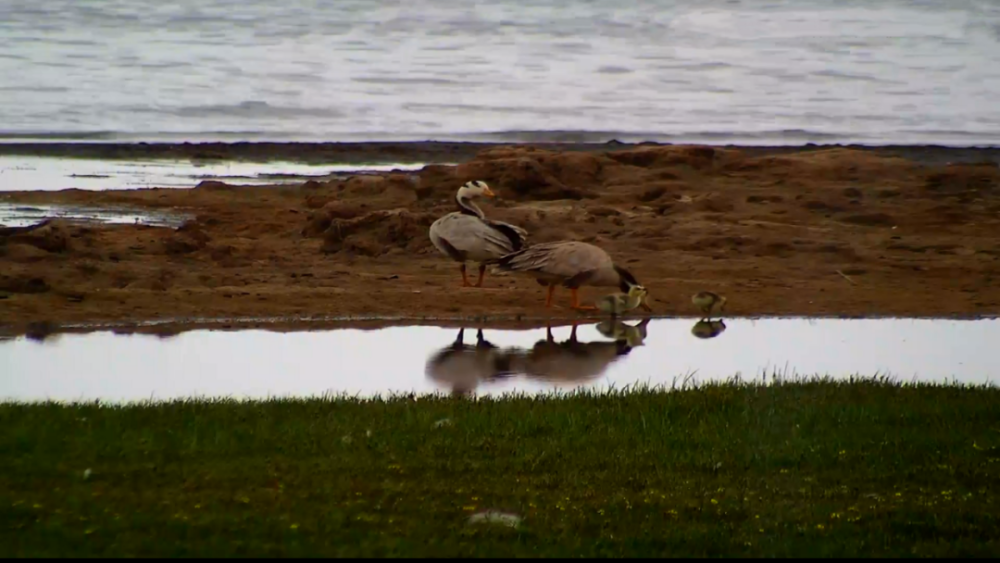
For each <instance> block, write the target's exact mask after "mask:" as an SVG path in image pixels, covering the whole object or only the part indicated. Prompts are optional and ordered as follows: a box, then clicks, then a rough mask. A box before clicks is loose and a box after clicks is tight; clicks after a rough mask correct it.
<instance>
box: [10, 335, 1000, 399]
mask: <svg viewBox="0 0 1000 563" xmlns="http://www.w3.org/2000/svg"><path fill="white" fill-rule="evenodd" d="M637 325H638V326H637ZM461 332H462V334H461V336H462V338H463V341H464V346H455V344H456V339H457V337H458V336H459V333H460V330H459V329H453V328H441V327H427V326H410V327H392V328H384V329H380V330H356V329H336V330H324V331H302V332H286V333H282V332H273V331H267V330H238V331H214V330H193V331H188V332H183V333H180V334H178V335H175V336H171V337H166V338H164V337H159V336H156V335H146V334H133V335H117V334H114V333H112V332H92V333H86V334H61V335H59V334H57V335H54V336H50V337H49V338H47V339H45V340H43V341H37V340H31V339H29V338H26V337H18V338H13V339H7V340H0V400H15V401H38V400H49V399H50V400H60V401H77V400H94V399H101V400H103V401H109V402H118V401H134V400H148V399H153V400H168V399H175V398H184V397H232V398H266V397H280V396H319V395H324V394H341V393H346V394H350V395H359V396H373V395H379V394H381V395H387V394H392V393H408V392H414V393H462V394H470V393H471V394H476V395H483V394H503V393H506V392H524V393H538V392H550V391H553V390H557V389H558V390H572V389H574V388H587V389H594V390H597V389H604V388H609V387H614V388H618V389H621V388H623V387H625V386H627V385H632V384H651V385H666V386H670V385H672V384H673V383H674V382H677V383H678V384H680V383H681V382H683V381H684V380H688V381H690V382H706V381H712V380H721V379H728V378H730V377H732V376H735V375H737V374H739V375H741V376H742V377H743V378H744V379H754V378H757V379H760V378H761V377H762V376H763V375H765V374H766V375H768V376H771V375H772V374H774V373H775V372H777V373H779V374H781V375H783V376H785V377H794V376H812V375H829V376H831V377H836V378H846V377H849V376H851V375H862V376H873V375H876V374H879V375H890V376H893V377H895V378H898V379H900V380H903V381H907V382H908V381H914V380H916V381H939V382H944V381H949V382H951V381H955V380H957V381H958V382H961V383H971V384H982V383H988V382H992V381H994V378H995V376H996V374H997V373H998V371H1000V353H998V351H997V349H996V348H994V347H993V346H994V345H995V343H996V342H997V341H998V337H1000V320H996V319H988V320H975V321H953V320H926V319H870V320H844V319H816V320H808V319H801V318H771V319H758V320H754V319H728V320H724V321H718V320H715V321H713V322H712V323H708V322H705V321H698V322H696V320H695V319H656V320H651V321H646V323H645V324H640V323H639V322H638V321H635V320H633V321H630V322H629V323H626V324H621V323H619V324H612V323H610V321H604V322H602V323H593V324H581V325H579V326H578V327H577V329H576V342H575V343H574V342H573V341H572V338H571V337H572V328H571V327H569V326H560V327H555V328H553V329H551V333H552V341H551V342H550V341H549V340H548V339H547V330H546V329H545V328H537V329H532V330H491V329H489V328H486V329H485V330H483V332H482V335H483V338H484V344H483V345H481V346H479V347H478V348H477V347H476V342H477V328H476V327H469V328H466V329H463V330H462V331H461ZM491 346H492V347H491Z"/></svg>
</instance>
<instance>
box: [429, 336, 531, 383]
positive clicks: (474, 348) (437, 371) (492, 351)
mask: <svg viewBox="0 0 1000 563" xmlns="http://www.w3.org/2000/svg"><path fill="white" fill-rule="evenodd" d="M424 373H425V375H426V376H427V377H428V378H429V379H431V380H433V381H434V382H435V383H437V384H438V385H441V386H442V387H450V388H451V394H452V395H453V396H467V395H469V394H471V393H472V391H473V390H475V389H476V388H477V387H479V384H480V383H482V382H484V381H494V380H496V379H500V378H504V377H509V376H510V375H513V373H514V372H513V371H512V370H511V355H510V354H509V353H508V352H506V351H504V350H502V349H500V348H498V347H497V346H496V345H494V344H493V343H491V342H489V341H488V340H486V338H485V337H484V336H483V329H479V330H477V331H476V344H475V345H469V344H465V328H462V329H460V330H459V331H458V336H457V337H456V338H455V341H454V342H453V343H452V344H451V345H450V346H446V347H444V348H442V349H440V350H438V351H437V352H435V353H434V354H432V355H431V357H430V358H428V360H427V365H426V366H425V367H424Z"/></svg>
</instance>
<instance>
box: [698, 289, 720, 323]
mask: <svg viewBox="0 0 1000 563" xmlns="http://www.w3.org/2000/svg"><path fill="white" fill-rule="evenodd" d="M691 303H692V304H694V306H695V307H697V308H698V309H700V310H701V312H702V314H704V315H705V318H711V315H712V309H713V308H715V309H716V310H717V311H718V312H722V309H724V308H725V306H726V298H725V297H723V296H722V295H719V294H718V293H712V292H711V291H699V292H698V293H695V294H694V295H692V296H691Z"/></svg>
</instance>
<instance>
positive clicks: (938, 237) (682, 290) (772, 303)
mask: <svg viewBox="0 0 1000 563" xmlns="http://www.w3.org/2000/svg"><path fill="white" fill-rule="evenodd" d="M22 145H23V144H22ZM262 145H266V144H240V143H237V144H234V145H219V146H222V147H224V148H225V150H223V149H220V148H219V147H218V146H216V145H212V146H211V147H212V151H215V152H214V153H212V154H217V155H221V156H219V158H223V157H224V158H234V159H237V158H251V157H252V158H255V159H261V158H263V156H262V155H265V153H266V150H264V149H263V148H262ZM382 145H386V144H371V146H370V147H368V148H364V147H362V148H358V146H360V145H357V146H356V145H349V146H348V145H344V146H343V147H342V148H343V154H341V155H340V156H337V154H338V153H337V151H336V150H335V149H336V145H316V146H313V148H312V149H307V148H304V147H308V146H306V145H273V146H277V147H281V146H283V147H285V148H284V149H281V150H278V149H275V151H272V153H270V156H271V158H272V159H276V160H279V159H285V160H288V159H290V158H289V156H291V155H292V153H291V152H288V147H293V148H294V147H298V149H299V153H300V156H301V158H302V159H305V160H310V159H313V161H320V160H321V159H320V156H318V155H326V156H324V157H323V158H326V159H327V161H329V162H344V161H350V159H349V158H347V157H344V158H341V157H343V156H344V155H350V154H354V152H351V151H355V152H357V151H361V153H364V154H365V155H367V156H365V157H364V158H363V159H362V160H366V161H375V160H379V158H381V160H383V161H399V162H406V161H411V162H412V161H424V162H432V161H435V160H437V161H439V162H441V161H449V160H451V161H458V162H461V164H459V165H457V166H447V165H443V164H430V165H427V166H426V167H424V168H423V169H422V170H420V171H417V172H391V173H385V174H365V175H356V176H353V177H349V178H340V179H335V180H331V181H329V182H317V181H308V182H305V183H303V184H298V185H287V184H286V185H280V186H236V185H227V184H223V183H219V182H202V183H201V184H199V185H198V186H196V187H193V188H192V189H176V188H168V189H137V190H127V191H107V192H92V191H82V190H65V191H59V192H7V193H2V194H0V202H8V203H9V202H18V203H24V204H39V203H46V204H68V205H87V206H102V205H106V206H114V207H121V206H126V207H135V208H138V209H142V208H146V209H156V210H159V211H175V212H178V213H184V214H188V215H190V216H191V217H193V218H192V219H190V220H189V221H187V222H186V223H185V224H183V225H182V226H181V227H180V228H176V229H175V228H170V227H152V226H144V225H103V224H93V223H90V224H87V223H72V222H66V221H63V220H52V221H50V222H48V223H47V224H45V225H43V226H41V227H39V228H35V229H33V230H21V229H0V325H2V326H3V330H4V332H5V333H8V334H11V333H23V332H25V331H27V330H28V329H29V327H35V328H36V329H37V327H39V326H48V327H52V326H59V325H62V324H65V323H107V322H111V323H134V322H138V321H148V320H157V319H159V320H163V319H173V320H174V323H173V324H174V325H184V324H185V323H190V322H191V320H192V319H195V318H201V319H204V318H241V317H278V318H285V319H288V318H295V317H345V316H347V317H354V316H386V317H413V318H423V319H425V320H426V319H451V322H448V323H446V324H454V325H458V324H461V322H460V321H459V319H466V318H475V317H484V316H485V317H489V318H491V319H497V320H506V321H508V322H513V321H516V320H517V319H521V321H523V322H529V323H535V324H537V323H538V322H540V321H539V319H542V318H545V317H546V316H553V317H555V318H557V319H560V322H562V321H566V320H568V319H572V318H575V317H580V316H581V315H580V314H579V313H575V312H573V311H572V310H569V309H568V308H567V307H566V306H567V305H568V304H569V293H568V291H565V290H558V291H557V293H556V300H557V304H558V305H560V306H562V307H561V308H559V309H555V310H552V311H549V310H546V309H545V308H544V300H545V290H544V288H542V287H541V286H539V285H538V284H537V283H535V282H534V281H533V280H532V279H530V278H528V277H526V276H521V275H517V274H507V275H493V274H487V276H486V283H485V287H484V288H463V287H461V276H460V274H459V269H458V266H457V265H456V264H455V263H453V262H451V261H449V260H448V259H447V258H446V257H444V256H442V255H441V254H439V253H438V251H437V250H436V249H435V248H434V247H433V246H432V245H431V243H430V240H429V239H428V236H427V229H428V227H429V226H430V224H431V222H433V221H434V220H435V219H436V218H438V217H440V216H441V215H443V214H445V213H448V212H450V211H452V210H453V207H454V203H453V197H454V192H455V190H456V189H457V187H458V186H460V185H461V184H462V183H464V182H466V181H468V180H485V181H486V182H488V183H489V184H490V185H491V186H492V187H493V189H494V190H495V191H496V192H497V193H498V194H499V196H500V197H498V198H497V199H496V200H488V201H483V202H481V203H480V206H481V207H482V208H483V209H484V210H485V211H486V213H487V215H488V216H489V217H491V218H496V219H500V220H504V221H508V222H511V223H515V224H518V225H521V226H522V227H524V228H526V229H527V230H528V231H529V233H530V240H529V243H538V242H546V241H555V240H567V239H568V240H581V241H587V242H591V243H594V244H597V245H599V246H601V247H602V248H604V249H606V250H607V251H608V252H609V253H610V254H611V255H612V256H613V257H614V258H615V259H616V261H617V262H619V263H621V264H622V265H625V266H626V267H627V268H629V269H630V270H631V271H632V272H633V273H634V274H635V275H636V277H637V278H638V279H639V281H640V282H641V283H643V284H644V285H646V286H647V287H648V288H649V289H650V293H651V299H650V304H651V306H652V307H653V308H654V312H655V314H656V315H684V316H696V315H697V314H698V313H697V311H695V310H694V308H693V307H692V305H691V303H690V297H691V295H692V294H693V293H695V292H697V291H699V290H712V291H716V292H720V293H723V294H725V295H726V296H727V297H728V299H729V301H728V304H727V306H726V312H727V314H728V315H732V316H756V315H817V316H838V315H844V316H990V315H996V314H997V313H998V312H1000V288H998V287H1000V286H998V285H997V284H995V283H994V277H995V276H998V275H1000V261H998V260H1000V168H998V165H997V161H998V157H997V155H998V153H1000V151H996V150H988V149H987V150H977V149H947V148H942V147H915V148H899V147H893V148H884V149H872V148H860V147H815V146H811V147H806V148H776V147H771V148H740V147H725V148H722V147H715V148H712V147H700V146H661V145H653V144H643V145H623V144H618V143H610V144H605V145H579V146H564V145H550V146H546V147H540V146H524V145H474V144H472V143H452V144H447V143H424V144H421V143H416V144H406V143H397V144H395V145H392V146H389V147H388V148H386V147H384V146H383V147H382V148H383V150H382V152H378V151H377V150H376V149H375V148H372V147H379V146H382ZM19 146H20V145H19ZM268 146H271V145H268ZM310 146H311V145H310ZM331 146H333V147H334V148H333V149H331V148H330V147H331ZM393 146H395V148H393ZM20 147H21V148H20V149H18V148H17V147H15V148H14V149H9V148H8V149H7V150H6V151H5V150H2V149H0V152H8V153H12V154H15V153H16V154H23V153H24V152H25V151H28V149H26V148H24V146H20ZM55 147H56V149H52V148H50V149H45V150H49V153H47V154H60V155H61V156H73V155H75V156H82V155H90V156H93V155H97V154H98V153H101V151H105V152H104V153H103V156H104V157H108V158H112V157H114V155H115V154H118V155H119V157H121V155H122V154H124V153H121V152H117V153H116V152H114V150H119V151H121V150H125V149H121V148H120V146H119V149H109V148H107V147H108V145H100V146H97V148H95V146H94V145H80V144H78V145H77V147H78V148H77V150H76V152H73V150H72V147H68V146H61V145H56V146H55ZM59 147H62V148H59ZM101 147H104V148H101ZM145 147H147V149H148V150H149V151H150V152H149V154H143V153H142V150H143V149H142V145H133V146H131V148H129V149H128V150H127V151H126V152H128V155H127V156H129V157H149V156H157V154H159V153H158V152H157V151H161V152H162V151H163V150H166V149H162V148H155V149H153V148H149V147H153V145H145ZM170 147H173V148H172V149H171V150H172V151H173V152H172V153H171V154H172V156H174V157H177V156H181V157H192V156H193V155H195V154H202V153H206V152H209V153H211V152H212V151H209V150H208V149H206V148H205V147H203V146H200V145H170ZM241 147H242V149H245V150H244V151H243V152H242V153H241V152H240V150H241ZM317 147H318V148H317ZM421 147H423V148H424V149H426V151H425V152H424V153H422V152H421ZM428 147H430V148H428ZM456 147H457V148H456ZM29 148H30V147H29ZM36 148H37V147H36ZM57 149H58V150H61V151H63V152H62V153H59V152H58V150H57ZM38 150H40V151H42V153H44V150H43V149H38ZM54 150H55V151H56V152H54V153H53V152H52V151H54ZM310 150H311V151H312V152H310ZM19 151H20V152H19ZM88 151H89V152H88ZM283 151H284V152H283ZM91 153H93V154H91ZM154 153H155V154H154ZM361 153H358V154H361ZM372 154H377V155H381V156H380V157H379V158H375V157H372V156H371V155H372ZM442 154H444V155H446V156H442ZM241 155H242V156H241ZM247 155H251V156H247ZM400 155H402V156H400ZM160 156H162V155H160ZM358 158H361V157H358ZM470 273H471V274H473V276H472V277H473V279H475V276H474V274H475V268H474V267H473V268H472V269H471V270H470ZM610 291H611V290H610V289H602V288H586V289H584V290H583V292H582V295H583V297H584V301H585V302H592V301H593V300H594V299H596V298H597V297H599V296H601V295H604V294H606V293H608V292H610ZM285 326H287V323H285Z"/></svg>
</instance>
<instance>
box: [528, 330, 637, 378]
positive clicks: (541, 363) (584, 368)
mask: <svg viewBox="0 0 1000 563" xmlns="http://www.w3.org/2000/svg"><path fill="white" fill-rule="evenodd" d="M649 321H650V319H644V320H643V321H642V322H640V323H639V324H638V325H635V326H632V325H628V324H626V323H623V322H622V321H618V320H610V321H603V322H601V323H598V325H597V330H598V332H600V333H601V334H603V335H604V336H606V337H609V338H612V339H613V340H612V341H610V342H608V341H592V342H580V341H579V340H578V339H577V335H576V330H577V325H576V324H575V323H574V324H573V328H572V329H571V331H570V334H569V339H567V340H565V341H563V342H556V340H555V338H554V337H553V336H552V327H546V329H545V340H539V341H538V342H536V343H535V345H534V346H532V348H531V350H528V351H527V352H526V353H525V354H522V355H519V356H518V357H517V359H516V362H515V364H516V367H517V368H519V371H522V372H523V373H524V374H525V375H526V376H528V377H531V378H536V379H543V380H547V381H563V382H585V381H590V380H593V379H596V378H597V377H600V375H601V374H602V373H604V372H605V371H607V369H608V367H610V366H611V364H613V363H614V362H615V361H617V360H618V359H619V358H621V357H622V356H625V355H628V353H629V352H631V351H632V348H634V347H636V346H643V345H644V344H643V341H644V340H645V338H646V334H647V332H646V326H647V325H648V324H649Z"/></svg>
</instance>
